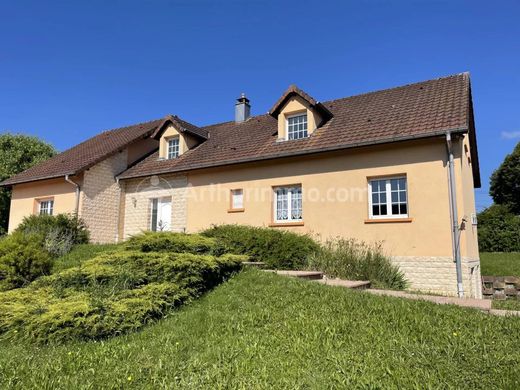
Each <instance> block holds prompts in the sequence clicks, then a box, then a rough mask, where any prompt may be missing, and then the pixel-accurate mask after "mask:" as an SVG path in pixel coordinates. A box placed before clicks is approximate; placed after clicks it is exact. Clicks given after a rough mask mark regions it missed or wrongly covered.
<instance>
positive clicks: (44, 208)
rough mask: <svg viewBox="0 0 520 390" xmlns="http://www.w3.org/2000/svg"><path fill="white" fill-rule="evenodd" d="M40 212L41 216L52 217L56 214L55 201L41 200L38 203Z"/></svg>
mask: <svg viewBox="0 0 520 390" xmlns="http://www.w3.org/2000/svg"><path fill="white" fill-rule="evenodd" d="M38 208H39V210H38V212H39V214H40V215H52V214H53V213H54V200H53V199H47V200H40V201H39V202H38Z"/></svg>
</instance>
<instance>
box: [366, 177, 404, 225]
mask: <svg viewBox="0 0 520 390" xmlns="http://www.w3.org/2000/svg"><path fill="white" fill-rule="evenodd" d="M394 179H404V180H405V183H406V190H405V191H406V202H399V203H406V214H393V213H392V187H391V180H394ZM374 181H385V193H386V212H387V213H386V214H385V215H374V214H373V207H372V206H373V204H372V203H373V202H372V183H373V182H374ZM409 203H410V202H409V196H408V178H407V177H406V176H403V175H397V176H385V177H372V178H370V179H369V180H368V215H369V218H370V219H398V218H409V215H410V206H409Z"/></svg>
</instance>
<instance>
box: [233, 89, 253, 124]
mask: <svg viewBox="0 0 520 390" xmlns="http://www.w3.org/2000/svg"><path fill="white" fill-rule="evenodd" d="M250 116H251V106H250V105H249V99H248V98H246V94H245V93H243V92H242V94H241V95H240V97H239V98H238V99H237V102H236V103H235V123H240V122H245V121H246V120H248V119H249V117H250Z"/></svg>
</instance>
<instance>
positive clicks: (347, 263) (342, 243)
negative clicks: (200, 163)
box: [307, 238, 407, 290]
mask: <svg viewBox="0 0 520 390" xmlns="http://www.w3.org/2000/svg"><path fill="white" fill-rule="evenodd" d="M307 267H308V268H309V269H318V270H320V271H322V272H324V273H325V274H326V275H327V276H328V277H331V278H342V279H351V280H370V282H371V283H372V285H373V286H375V287H380V288H391V289H397V290H402V289H404V288H406V285H407V283H406V280H405V278H404V275H403V273H402V272H401V271H400V270H399V267H397V266H395V265H393V264H392V263H391V262H390V259H388V257H386V256H385V255H384V254H383V253H382V250H381V247H380V246H379V245H372V246H369V245H366V244H365V243H361V242H357V241H356V240H353V239H350V240H346V239H341V238H338V239H335V240H329V241H327V242H326V243H325V245H324V246H323V247H322V248H321V249H320V250H319V251H318V252H315V253H313V254H311V255H310V256H309V259H308V263H307Z"/></svg>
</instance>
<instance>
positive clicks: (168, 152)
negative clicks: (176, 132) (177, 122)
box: [166, 137, 181, 160]
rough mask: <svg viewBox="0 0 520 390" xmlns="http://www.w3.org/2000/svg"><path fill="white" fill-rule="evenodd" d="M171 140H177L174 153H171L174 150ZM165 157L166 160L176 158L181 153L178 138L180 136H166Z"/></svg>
mask: <svg viewBox="0 0 520 390" xmlns="http://www.w3.org/2000/svg"><path fill="white" fill-rule="evenodd" d="M173 141H177V148H176V149H177V150H176V151H175V153H172V152H173V151H174V150H172V149H173V148H172V145H171V142H173ZM166 146H167V147H166V149H167V150H166V158H167V159H168V160H171V159H174V158H177V157H179V156H180V154H181V140H180V137H171V138H168V139H167V140H166Z"/></svg>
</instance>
